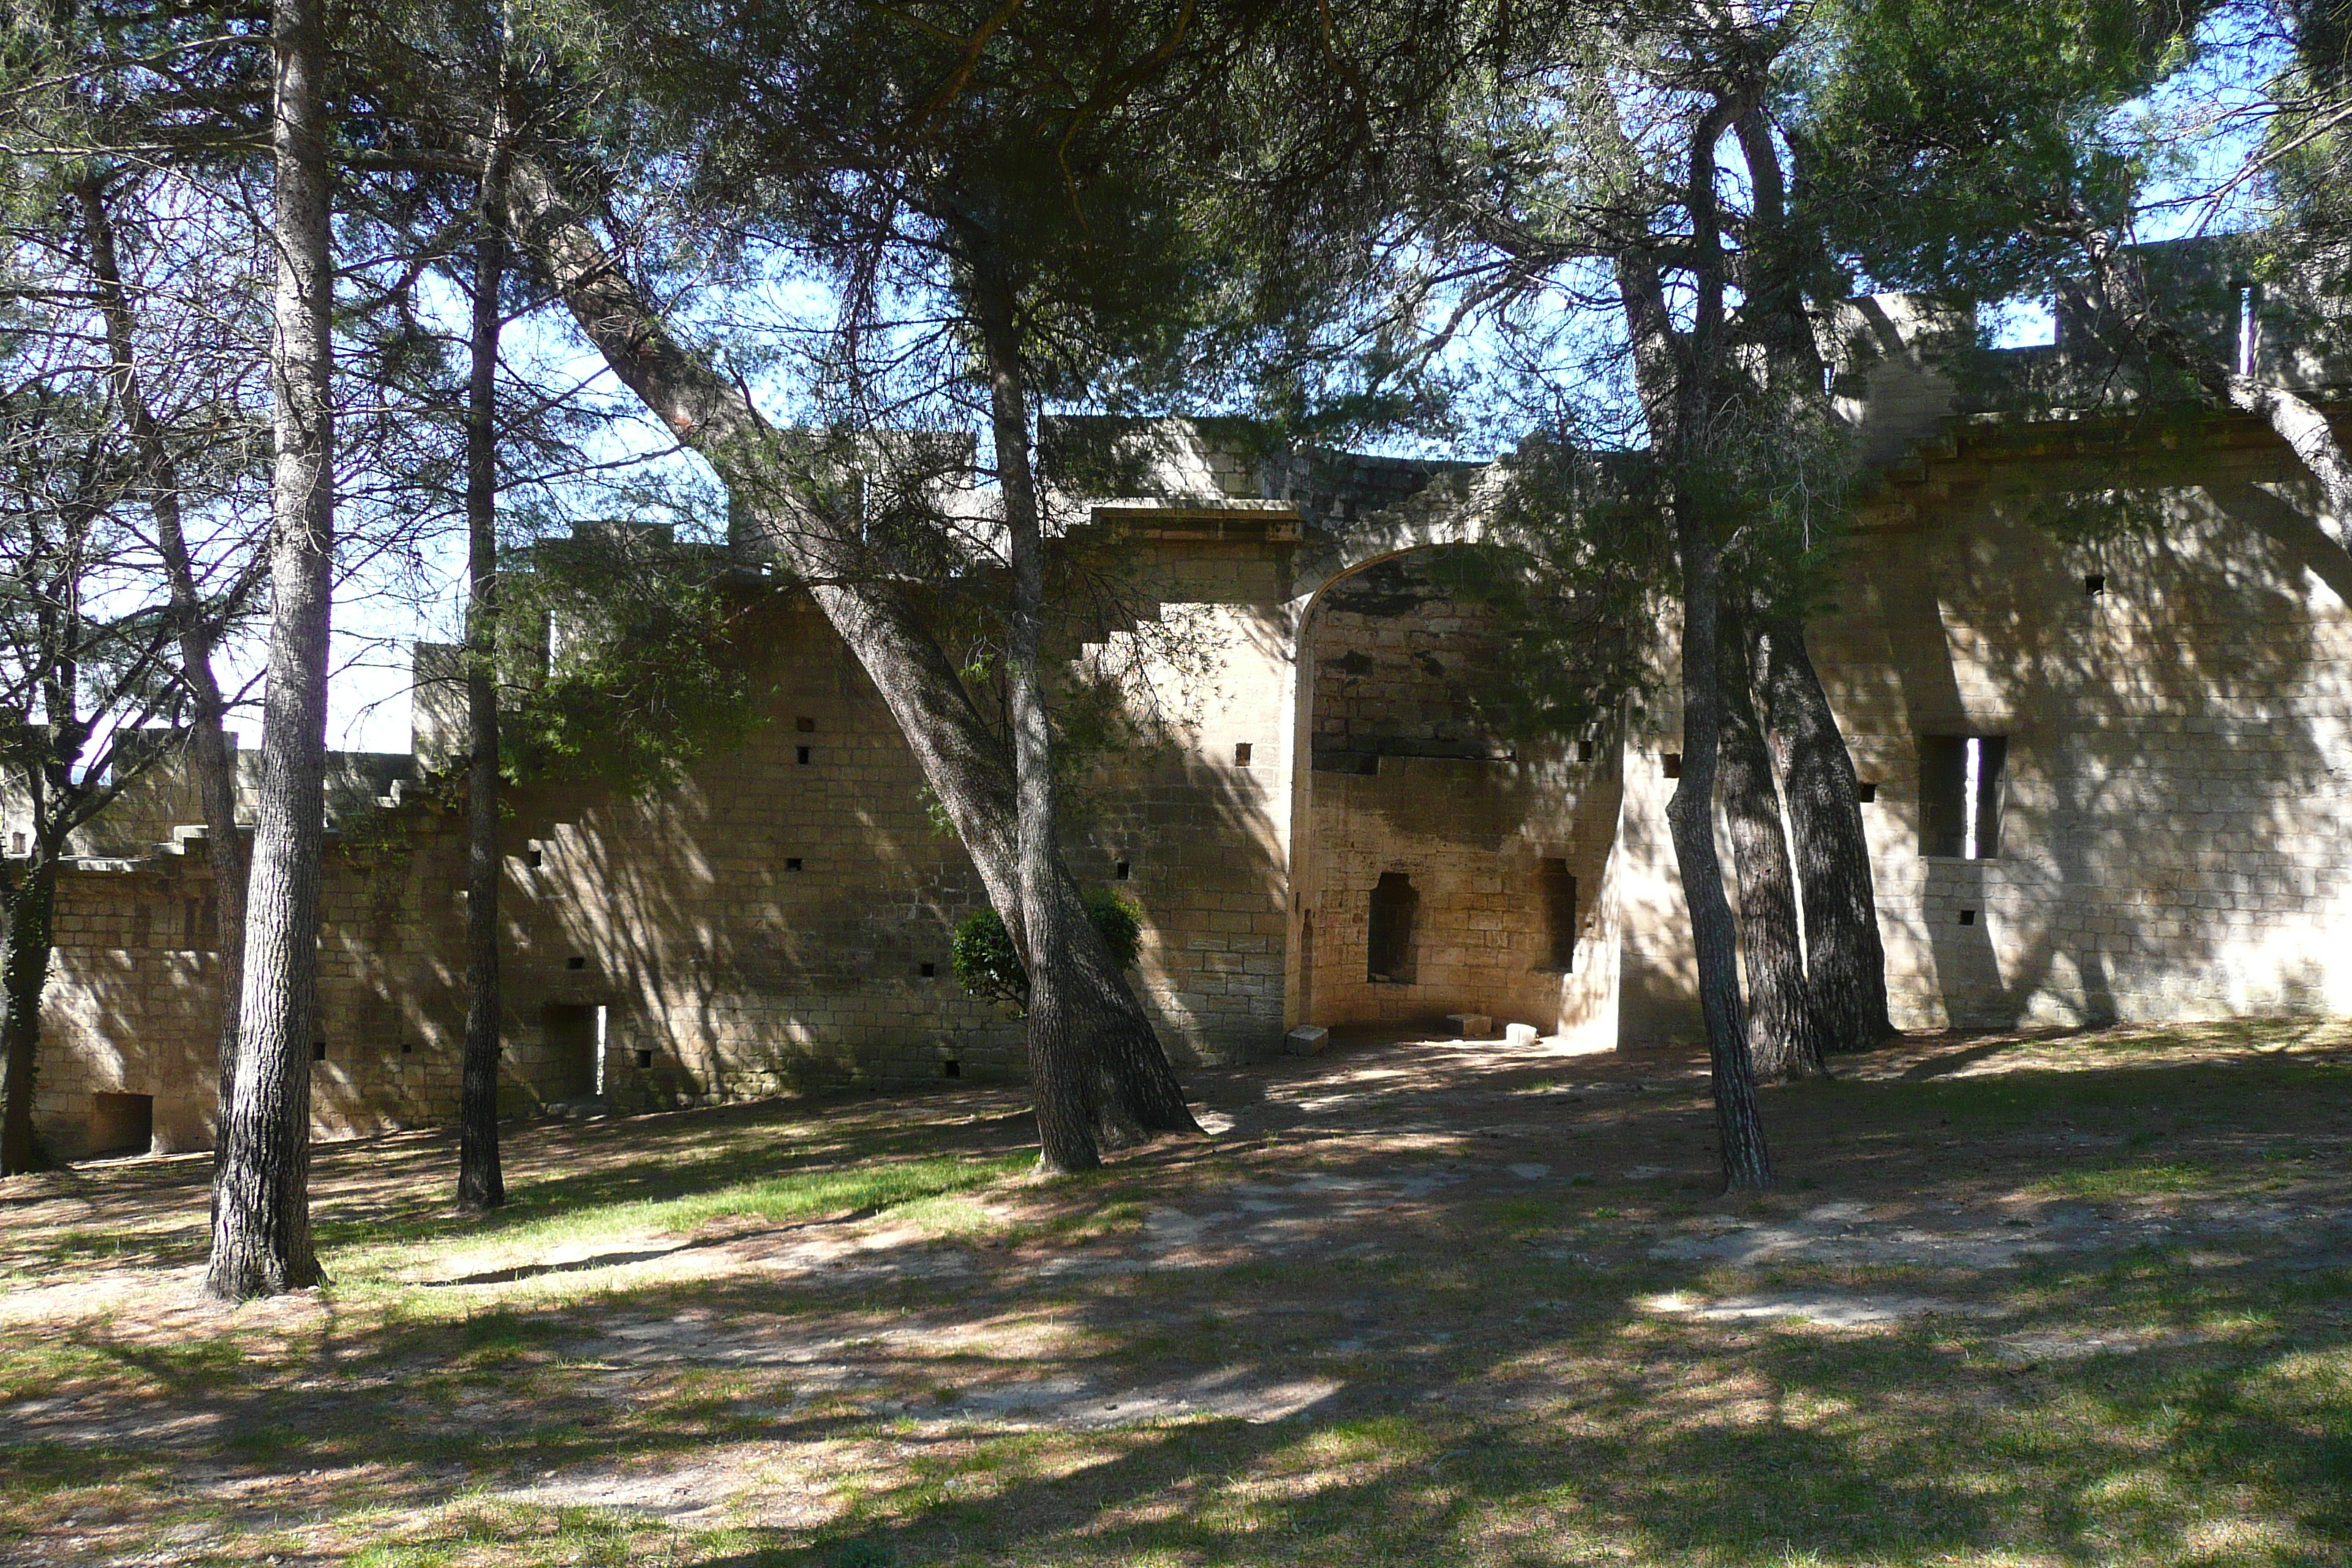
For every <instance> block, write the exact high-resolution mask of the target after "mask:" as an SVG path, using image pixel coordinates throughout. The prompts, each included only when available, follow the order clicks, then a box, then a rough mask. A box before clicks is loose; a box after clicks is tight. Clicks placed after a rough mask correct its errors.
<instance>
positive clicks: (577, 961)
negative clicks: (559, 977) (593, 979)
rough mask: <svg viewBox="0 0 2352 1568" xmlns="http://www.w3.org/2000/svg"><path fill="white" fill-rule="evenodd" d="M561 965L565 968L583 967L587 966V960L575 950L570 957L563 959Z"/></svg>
mask: <svg viewBox="0 0 2352 1568" xmlns="http://www.w3.org/2000/svg"><path fill="white" fill-rule="evenodd" d="M563 967H564V968H566V969H585V968H587V967H588V961H587V960H586V959H584V958H583V957H581V956H580V955H579V954H578V953H576V952H575V953H573V954H572V956H571V957H569V958H567V959H565V960H564V961H563Z"/></svg>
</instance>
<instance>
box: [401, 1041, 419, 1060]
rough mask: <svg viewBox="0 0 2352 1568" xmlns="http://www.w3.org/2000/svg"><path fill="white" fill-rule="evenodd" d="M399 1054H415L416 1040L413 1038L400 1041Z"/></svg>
mask: <svg viewBox="0 0 2352 1568" xmlns="http://www.w3.org/2000/svg"><path fill="white" fill-rule="evenodd" d="M400 1054H401V1055H402V1056H404V1057H409V1056H415V1054H416V1042H415V1040H403V1041H401V1042H400Z"/></svg>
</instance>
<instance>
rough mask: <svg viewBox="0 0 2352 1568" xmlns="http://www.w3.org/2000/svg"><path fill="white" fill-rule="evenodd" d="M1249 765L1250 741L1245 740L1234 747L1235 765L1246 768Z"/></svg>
mask: <svg viewBox="0 0 2352 1568" xmlns="http://www.w3.org/2000/svg"><path fill="white" fill-rule="evenodd" d="M1249 765H1250V743H1249V742H1247V741H1244V742H1241V743H1240V744H1239V745H1237V746H1235V747H1234V766H1235V767H1237V768H1245V767H1247V766H1249Z"/></svg>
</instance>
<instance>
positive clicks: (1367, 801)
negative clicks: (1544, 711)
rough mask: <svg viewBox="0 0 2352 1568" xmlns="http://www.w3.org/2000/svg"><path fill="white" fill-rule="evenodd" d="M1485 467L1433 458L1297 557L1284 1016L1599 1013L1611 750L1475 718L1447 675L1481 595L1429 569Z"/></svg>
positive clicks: (1608, 991) (1608, 951)
mask: <svg viewBox="0 0 2352 1568" xmlns="http://www.w3.org/2000/svg"><path fill="white" fill-rule="evenodd" d="M1505 482H1507V480H1506V479H1504V478H1503V476H1502V475H1501V472H1500V470H1498V469H1492V468H1490V469H1482V470H1469V471H1464V472H1461V473H1458V474H1455V475H1450V476H1442V477H1441V478H1440V479H1438V480H1437V481H1436V482H1435V483H1434V484H1433V485H1432V487H1431V488H1430V489H1429V490H1425V491H1424V492H1423V494H1421V495H1420V496H1416V497H1415V498H1413V500H1411V501H1408V502H1406V503H1404V504H1403V505H1401V506H1398V507H1394V508H1391V509H1389V510H1386V511H1384V512H1381V513H1379V514H1376V515H1374V516H1371V517H1369V518H1367V519H1365V520H1363V521H1361V522H1360V523H1358V524H1355V525H1353V526H1351V527H1349V529H1347V530H1346V531H1342V532H1339V533H1336V534H1326V535H1324V538H1325V539H1326V541H1327V542H1326V543H1324V545H1323V546H1322V548H1321V549H1320V550H1319V551H1318V552H1317V554H1316V555H1315V556H1314V557H1312V558H1309V559H1307V560H1304V561H1302V562H1301V563H1299V564H1298V568H1297V573H1296V575H1295V576H1294V584H1296V585H1297V588H1298V589H1299V590H1300V591H1299V592H1297V595H1296V596H1295V597H1294V598H1293V599H1292V600H1291V602H1290V611H1291V616H1290V625H1291V626H1293V627H1294V628H1295V634H1294V647H1293V670H1294V678H1295V682H1296V691H1295V696H1294V714H1295V718H1296V722H1297V730H1296V734H1295V738H1294V743H1293V749H1292V756H1293V758H1294V759H1295V761H1294V769H1293V774H1292V783H1293V795H1292V805H1291V813H1290V826H1291V834H1290V843H1291V888H1292V893H1293V899H1292V903H1293V909H1292V916H1293V918H1292V921H1291V927H1292V936H1291V940H1290V942H1289V944H1288V946H1289V957H1288V963H1287V967H1288V970H1289V983H1288V985H1287V987H1286V989H1287V993H1288V995H1289V997H1290V999H1291V1001H1292V1008H1291V1011H1292V1013H1293V1015H1294V1016H1293V1017H1292V1019H1291V1022H1293V1023H1312V1024H1323V1025H1339V1026H1345V1025H1350V1024H1389V1025H1399V1026H1404V1025H1424V1024H1437V1023H1439V1022H1440V1021H1442V1019H1443V1018H1444V1015H1446V1014H1449V1013H1479V1014H1485V1015H1487V1016H1491V1017H1493V1018H1494V1019H1496V1023H1497V1024H1498V1025H1499V1024H1501V1023H1505V1022H1516V1023H1528V1024H1531V1025H1534V1026H1536V1027H1537V1028H1538V1029H1539V1030H1540V1031H1541V1032H1542V1033H1544V1034H1547V1035H1551V1034H1555V1033H1558V1032H1559V1031H1560V1030H1561V1029H1562V1028H1563V1027H1573V1026H1578V1025H1580V1024H1583V1023H1587V1022H1593V1021H1596V1020H1597V1019H1598V1018H1599V1016H1600V1015H1601V1014H1602V1013H1604V1012H1606V1013H1609V1014H1610V1015H1611V1017H1610V1018H1609V1020H1607V1021H1606V1022H1605V1023H1604V1024H1603V1026H1604V1027H1605V1028H1606V1030H1607V1032H1608V1033H1609V1034H1610V1035H1611V1037H1612V1038H1613V1032H1614V1026H1613V1006H1612V1005H1613V1000H1614V994H1615V973H1616V963H1615V944H1614V921H1613V909H1612V907H1611V906H1610V904H1609V902H1608V900H1607V890H1608V889H1609V886H1610V868H1611V865H1612V856H1613V851H1614V844H1615V826H1616V814H1617V809H1618V796H1619V788H1618V781H1617V776H1616V770H1615V769H1614V767H1613V766H1612V763H1614V761H1615V757H1614V753H1613V750H1612V754H1611V755H1610V756H1609V757H1605V758H1604V757H1597V756H1592V755H1589V754H1579V753H1578V752H1576V751H1575V750H1574V749H1572V748H1570V747H1568V746H1566V745H1560V746H1557V747H1549V748H1545V747H1533V748H1528V749H1527V751H1526V753H1525V754H1521V752H1520V751H1519V750H1518V749H1517V748H1515V747H1513V746H1511V745H1510V744H1509V743H1507V742H1503V741H1500V740H1497V739H1496V737H1494V736H1492V735H1490V734H1487V733H1486V731H1485V730H1484V729H1483V727H1482V726H1481V725H1480V723H1479V722H1478V721H1477V720H1476V717H1475V712H1474V711H1472V705H1471V704H1470V703H1469V702H1468V700H1466V698H1465V694H1464V690H1463V679H1464V677H1465V674H1466V670H1465V662H1466V661H1467V660H1469V659H1470V658H1473V657H1475V654H1476V653H1477V652H1478V650H1479V646H1480V642H1481V638H1482V637H1486V638H1489V639H1490V638H1491V628H1489V627H1486V626H1484V625H1483V619H1484V617H1485V616H1486V612H1485V611H1484V608H1483V606H1479V605H1475V603H1472V602H1467V601H1460V600H1458V599H1457V598H1456V597H1455V596H1454V595H1451V593H1450V590H1448V589H1447V588H1446V587H1445V585H1444V583H1443V582H1442V581H1441V580H1440V579H1441V577H1442V574H1438V573H1436V572H1435V570H1434V568H1435V566H1436V565H1437V563H1441V562H1442V560H1443V558H1444V553H1445V552H1449V551H1452V550H1456V549H1461V548H1465V547H1473V546H1475V545H1476V544H1478V543H1480V542H1483V540H1484V538H1485V536H1486V516H1487V515H1488V514H1489V512H1490V510H1491V507H1492V503H1493V500H1494V499H1495V497H1496V492H1497V489H1498V488H1499V486H1500V485H1501V484H1502V483H1505ZM1489 646H1491V644H1489ZM1570 887H1576V888H1580V889H1583V893H1582V897H1581V898H1579V897H1577V896H1575V895H1573V894H1569V893H1567V892H1566V889H1568V888H1570ZM1384 898H1385V899H1386V900H1388V902H1387V903H1385V904H1383V903H1382V902H1381V900H1383V899H1384ZM1399 910H1409V911H1410V913H1409V914H1403V915H1401V914H1400V913H1399V912H1398V911H1399ZM1563 919H1565V920H1566V921H1569V922H1570V926H1571V928H1572V929H1570V931H1556V930H1553V929H1552V927H1553V926H1554V925H1556V924H1558V923H1559V921H1561V920H1563ZM1402 931H1409V936H1406V937H1403V938H1402V939H1401V938H1400V936H1399V933H1400V932H1402ZM1384 940H1386V941H1389V942H1397V941H1399V940H1402V941H1404V942H1406V944H1407V945H1406V946H1405V947H1403V948H1400V949H1399V950H1398V952H1388V953H1385V956H1384V951H1376V950H1379V949H1381V942H1383V941H1384ZM1562 960H1565V961H1566V962H1565V963H1563V962H1562Z"/></svg>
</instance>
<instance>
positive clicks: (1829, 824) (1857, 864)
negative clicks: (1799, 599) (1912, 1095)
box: [1755, 616, 1895, 1051]
mask: <svg viewBox="0 0 2352 1568" xmlns="http://www.w3.org/2000/svg"><path fill="white" fill-rule="evenodd" d="M1755 657H1756V660H1757V663H1758V665H1759V677H1760V683H1761V685H1762V687H1763V689H1764V692H1765V708H1766V715H1767V721H1768V722H1769V725H1770V726H1771V730H1772V733H1773V735H1774V737H1775V739H1776V740H1777V741H1778V742H1779V743H1780V748H1781V752H1782V754H1783V763H1782V771H1781V787H1782V789H1783V791H1784V792H1785V793H1786V795H1787V796H1788V801H1789V826H1790V832H1791V834H1792V836H1793V837H1794V838H1795V841H1796V842H1795V847H1796V860H1797V886H1798V889H1799V890H1800V892H1801V895H1802V899H1803V905H1804V914H1805V964H1806V970H1805V973H1806V978H1807V979H1808V980H1810V981H1811V984H1812V993H1813V1005H1814V1007H1815V1008H1816V1009H1817V1010H1818V1013H1819V1016H1820V1017H1821V1020H1822V1028H1823V1030H1824V1032H1825V1038H1824V1043H1825V1044H1826V1045H1827V1047H1828V1048H1829V1049H1831V1050H1833V1051H1860V1050H1867V1049H1869V1048H1870V1047H1873V1046H1875V1045H1877V1044H1878V1043H1879V1042H1880V1041H1882V1040H1884V1039H1885V1038H1886V1037H1888V1036H1889V1035H1891V1034H1893V1033H1894V1032H1895V1026H1894V1025H1893V1024H1892V1023H1891V1022H1890V1021H1889V1020H1888V1018H1887V1014H1886V949H1885V944H1884V943H1883V942H1881V941H1880V939H1879V934H1878V900H1877V895H1876V893H1875V892H1874V890H1873V889H1872V887H1871V877H1870V841H1869V839H1868V838H1867V837H1864V833H1863V828H1862V802H1861V796H1860V795H1859V794H1858V793H1857V792H1856V789H1855V780H1854V775H1853V757H1851V756H1850V755H1848V754H1847V752H1846V749H1845V738H1844V736H1843V735H1841V734H1840V733H1839V732H1838V726H1837V715H1836V714H1834V713H1833V712H1832V711H1831V710H1830V703H1829V697H1828V695H1827V694H1826V693H1825V692H1823V691H1822V682H1821V677H1820V676H1819V675H1817V674H1816V673H1815V672H1814V670H1813V661H1812V659H1811V657H1810V656H1809V655H1808V654H1807V653H1806V651H1805V632H1804V627H1803V626H1802V625H1801V623H1800V622H1798V621H1797V620H1796V619H1795V618H1794V617H1792V616H1783V617H1780V618H1778V619H1774V620H1771V621H1769V622H1766V623H1764V624H1763V625H1762V626H1761V628H1760V636H1759V638H1758V641H1757V644H1756V650H1755Z"/></svg>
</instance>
